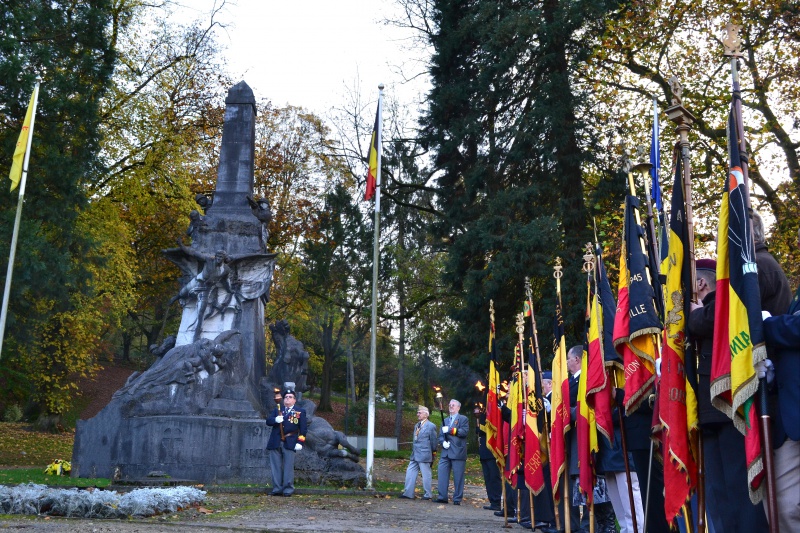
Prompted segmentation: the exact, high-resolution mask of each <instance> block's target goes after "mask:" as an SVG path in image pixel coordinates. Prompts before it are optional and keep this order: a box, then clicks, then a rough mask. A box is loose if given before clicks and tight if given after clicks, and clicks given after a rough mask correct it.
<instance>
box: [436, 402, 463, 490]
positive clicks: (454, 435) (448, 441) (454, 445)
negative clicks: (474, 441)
mask: <svg viewBox="0 0 800 533" xmlns="http://www.w3.org/2000/svg"><path fill="white" fill-rule="evenodd" d="M460 409H461V402H459V401H458V400H450V405H449V410H450V416H448V417H447V418H445V419H444V425H443V426H442V431H441V432H440V433H439V445H440V446H441V447H442V455H441V456H440V457H439V469H438V476H439V485H438V491H439V497H438V498H437V499H436V500H434V501H435V502H438V503H447V501H448V500H447V491H448V486H449V485H450V470H452V471H453V505H461V499H462V498H463V497H464V475H465V472H466V469H467V436H468V435H469V419H467V417H466V416H464V415H462V414H459V413H458V411H459V410H460Z"/></svg>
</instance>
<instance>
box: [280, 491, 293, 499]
mask: <svg viewBox="0 0 800 533" xmlns="http://www.w3.org/2000/svg"><path fill="white" fill-rule="evenodd" d="M292 494H294V493H293V492H284V493H283V495H284V497H286V498H290V497H291V496H292Z"/></svg>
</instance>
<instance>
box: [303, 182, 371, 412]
mask: <svg viewBox="0 0 800 533" xmlns="http://www.w3.org/2000/svg"><path fill="white" fill-rule="evenodd" d="M352 200H353V198H352V194H351V192H350V191H349V190H348V189H347V188H346V187H345V186H344V185H343V184H341V183H339V184H337V185H335V186H334V188H333V190H332V191H331V192H330V193H328V195H327V196H326V199H325V208H324V210H323V211H322V212H321V213H319V215H318V226H317V231H318V233H319V234H320V237H321V238H320V239H319V240H316V241H307V242H306V243H304V246H303V248H304V252H305V258H306V259H305V263H306V272H305V276H304V280H303V281H302V287H303V289H304V290H305V291H306V292H307V293H308V294H309V295H311V296H312V297H313V300H314V305H313V311H312V312H311V313H310V315H311V319H312V321H313V323H314V324H316V329H317V331H318V339H319V341H318V342H319V345H320V348H321V350H320V352H321V353H322V355H323V372H322V384H321V389H322V392H321V396H320V404H319V409H320V410H321V411H330V410H331V403H330V394H331V386H332V383H331V381H332V380H331V377H332V374H333V364H334V362H335V360H336V359H337V357H338V356H339V355H340V354H341V352H342V346H341V340H342V337H343V335H344V334H345V332H346V331H347V329H348V328H349V326H350V323H351V322H352V321H353V320H354V319H355V318H356V317H357V316H358V314H359V310H360V309H361V308H363V307H364V305H365V303H366V301H365V295H366V294H367V290H366V285H367V280H369V279H370V276H369V274H368V272H369V267H370V264H369V261H368V260H367V258H366V253H365V250H369V246H368V243H369V241H370V238H369V231H368V229H367V227H366V226H365V225H364V223H363V219H362V215H361V212H360V211H359V209H358V206H357V205H354V204H353V201H352Z"/></svg>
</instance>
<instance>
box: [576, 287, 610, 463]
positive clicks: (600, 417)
mask: <svg viewBox="0 0 800 533" xmlns="http://www.w3.org/2000/svg"><path fill="white" fill-rule="evenodd" d="M602 329H603V307H602V305H601V303H600V299H599V297H598V295H597V292H593V294H592V303H591V308H590V311H589V345H588V350H587V355H586V403H587V404H588V406H589V407H590V408H591V410H592V411H593V413H594V419H595V424H596V427H597V429H596V431H599V432H600V433H602V434H603V436H604V437H605V438H606V440H607V441H608V444H609V446H613V445H614V424H613V422H612V418H611V385H610V383H609V379H608V376H607V374H606V367H605V359H604V357H603V340H602ZM583 376H584V374H583V371H581V379H583ZM596 439H597V437H596V436H595V440H596ZM592 449H593V451H595V452H596V451H597V450H596V449H594V448H592Z"/></svg>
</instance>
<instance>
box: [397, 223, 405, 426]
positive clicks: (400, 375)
mask: <svg viewBox="0 0 800 533" xmlns="http://www.w3.org/2000/svg"><path fill="white" fill-rule="evenodd" d="M397 240H398V243H399V244H400V249H401V250H405V224H403V217H402V216H401V217H400V219H399V223H398V232H397ZM405 297H406V294H405V287H404V286H403V276H402V275H399V276H398V277H397V301H398V306H399V310H400V338H399V342H400V345H399V346H398V349H397V358H398V359H399V361H398V364H397V393H396V394H395V402H396V404H397V405H396V407H395V414H394V436H395V438H396V439H397V440H398V441H399V440H400V432H401V431H402V428H403V398H404V396H405V394H404V392H405V371H406V357H405V356H406V319H405V318H404V315H405V314H406V306H405Z"/></svg>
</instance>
